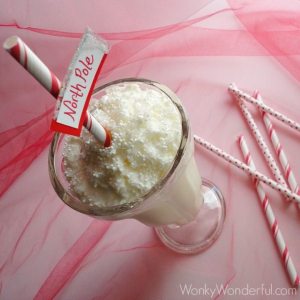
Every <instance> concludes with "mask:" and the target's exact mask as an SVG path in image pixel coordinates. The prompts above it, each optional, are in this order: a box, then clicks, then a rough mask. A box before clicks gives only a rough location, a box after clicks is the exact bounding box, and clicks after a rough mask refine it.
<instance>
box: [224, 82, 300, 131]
mask: <svg viewBox="0 0 300 300" xmlns="http://www.w3.org/2000/svg"><path fill="white" fill-rule="evenodd" d="M228 90H229V92H231V93H233V94H234V95H236V96H238V97H239V98H241V99H242V100H245V101H247V102H250V103H252V104H253V105H255V106H257V107H259V108H260V109H261V110H263V111H265V112H266V113H269V114H270V115H272V116H274V117H275V118H277V119H278V120H279V121H281V122H283V123H285V124H287V125H288V126H290V127H291V128H294V129H296V130H297V131H299V132H300V124H299V123H297V122H296V121H294V120H292V119H290V118H288V117H287V116H285V115H284V114H282V113H280V112H278V111H276V110H274V109H273V108H271V107H269V106H267V105H265V104H264V103H261V102H260V101H258V100H257V99H255V98H254V97H251V96H250V95H249V94H247V93H245V92H243V91H242V90H240V89H239V88H238V87H237V86H236V85H235V84H234V83H231V84H230V85H229V87H228Z"/></svg>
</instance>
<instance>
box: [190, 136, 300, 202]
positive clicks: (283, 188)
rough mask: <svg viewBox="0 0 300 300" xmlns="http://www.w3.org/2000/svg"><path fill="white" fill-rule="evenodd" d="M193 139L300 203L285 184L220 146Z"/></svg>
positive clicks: (195, 137)
mask: <svg viewBox="0 0 300 300" xmlns="http://www.w3.org/2000/svg"><path fill="white" fill-rule="evenodd" d="M194 141H195V142H196V143H197V144H199V145H201V146H202V147H204V148H205V149H207V150H209V151H211V152H212V153H214V154H216V155H218V156H219V157H221V158H223V159H224V160H226V161H228V162H229V163H231V164H232V165H234V166H235V167H237V168H239V169H241V170H243V171H244V172H246V173H247V174H249V175H251V176H253V177H255V178H257V179H259V180H260V181H262V182H264V183H265V184H267V185H268V186H270V187H271V188H272V189H274V190H276V191H279V192H280V193H281V194H282V195H284V196H285V197H288V198H290V199H291V200H292V201H295V202H297V203H300V195H298V194H295V193H293V192H292V191H291V190H290V189H288V188H287V187H286V186H283V185H281V184H279V183H277V182H275V181H274V180H272V179H271V178H269V177H267V176H266V175H264V174H262V173H260V172H258V171H254V170H253V169H251V168H250V167H249V166H247V165H246V164H244V163H243V162H241V161H240V160H238V159H237V158H235V157H233V156H231V155H230V154H228V153H226V152H225V151H223V150H221V149H220V148H217V147H216V146H214V145H213V144H211V143H209V142H207V141H205V140H204V139H202V138H200V137H199V136H197V135H195V134H194Z"/></svg>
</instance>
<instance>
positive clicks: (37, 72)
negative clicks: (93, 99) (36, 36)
mask: <svg viewBox="0 0 300 300" xmlns="http://www.w3.org/2000/svg"><path fill="white" fill-rule="evenodd" d="M3 47H4V49H5V50H6V51H7V52H8V53H9V54H10V55H11V56H12V57H14V58H15V59H16V61H17V62H19V63H20V64H21V65H22V66H23V67H24V68H25V69H26V70H27V71H28V72H29V73H30V74H31V75H32V76H33V77H34V78H35V79H36V80H37V81H38V82H39V83H40V84H41V85H42V86H43V87H44V88H45V89H46V90H47V91H48V92H49V93H51V94H52V96H53V97H55V98H56V99H57V98H58V95H59V91H60V87H61V82H60V80H59V79H58V78H57V77H56V76H55V75H54V73H53V72H51V71H50V70H49V68H48V67H47V66H46V65H45V64H44V63H43V62H42V61H41V60H40V59H39V58H38V57H37V55H36V54H35V53H34V52H33V51H32V50H31V49H30V48H29V47H28V46H27V45H26V44H25V43H24V42H23V41H22V40H21V39H20V38H19V37H17V36H11V37H9V38H8V39H6V41H5V42H4V44H3ZM83 125H84V126H85V127H86V128H87V130H88V131H90V132H91V133H92V134H93V135H94V137H95V138H96V139H97V140H98V141H99V142H100V143H101V144H103V145H104V147H109V146H110V145H111V134H110V132H109V131H108V130H107V129H105V128H104V127H103V126H102V125H101V124H100V123H99V122H98V121H97V120H96V119H95V118H94V117H93V116H92V115H90V113H89V112H87V114H86V119H85V120H84V122H83Z"/></svg>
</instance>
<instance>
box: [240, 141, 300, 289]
mask: <svg viewBox="0 0 300 300" xmlns="http://www.w3.org/2000/svg"><path fill="white" fill-rule="evenodd" d="M238 141H239V145H240V148H241V150H242V153H243V156H244V159H245V162H246V163H247V165H248V166H249V167H250V168H252V169H253V170H255V164H254V161H253V159H252V157H251V154H250V151H249V148H248V146H247V143H246V140H245V138H244V137H243V136H240V137H239V139H238ZM253 182H254V185H255V187H256V191H257V194H258V197H259V200H260V203H261V205H262V208H263V211H264V215H265V218H266V219H267V221H268V224H269V228H270V230H271V232H272V235H273V237H274V240H275V242H276V246H277V249H278V251H279V253H280V257H281V259H282V262H283V265H284V268H285V270H286V272H287V274H288V276H289V280H290V282H291V284H292V285H293V286H295V287H298V286H299V276H298V274H297V271H296V268H295V266H294V263H293V261H292V258H291V256H290V253H289V250H288V248H287V246H286V243H285V241H284V238H283V235H282V233H281V230H280V229H279V226H278V222H277V220H276V217H275V215H274V213H273V210H272V207H271V204H270V203H269V199H268V196H267V195H266V193H265V191H264V189H263V187H262V184H261V183H260V182H259V181H258V180H257V181H256V182H255V181H253Z"/></svg>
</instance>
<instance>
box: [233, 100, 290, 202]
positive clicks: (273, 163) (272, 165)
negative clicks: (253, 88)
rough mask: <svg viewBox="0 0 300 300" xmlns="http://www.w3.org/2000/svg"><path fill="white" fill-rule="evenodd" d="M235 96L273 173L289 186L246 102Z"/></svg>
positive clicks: (283, 183) (284, 184) (282, 183)
mask: <svg viewBox="0 0 300 300" xmlns="http://www.w3.org/2000/svg"><path fill="white" fill-rule="evenodd" d="M235 98H236V100H237V102H238V104H239V106H240V109H241V111H242V113H243V115H244V117H245V119H246V121H247V123H248V125H249V128H250V130H251V132H252V134H253V135H254V137H255V140H256V142H257V144H258V146H259V148H260V149H261V151H262V153H263V156H264V158H265V160H266V162H267V164H268V166H269V168H270V170H271V171H272V173H273V174H274V176H275V179H276V181H277V182H278V183H280V184H281V185H283V186H286V187H287V184H286V182H285V180H284V178H283V176H282V175H281V172H280V170H279V167H278V166H277V163H276V161H275V159H274V158H273V155H272V154H271V152H270V150H269V148H268V146H267V144H266V143H265V141H264V138H263V137H262V135H261V133H260V131H259V129H258V127H257V126H256V124H255V122H254V120H253V117H252V115H251V113H250V111H249V110H248V108H247V107H246V105H245V103H244V102H243V101H242V100H241V99H239V98H238V97H237V96H235ZM287 199H288V198H287Z"/></svg>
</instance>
